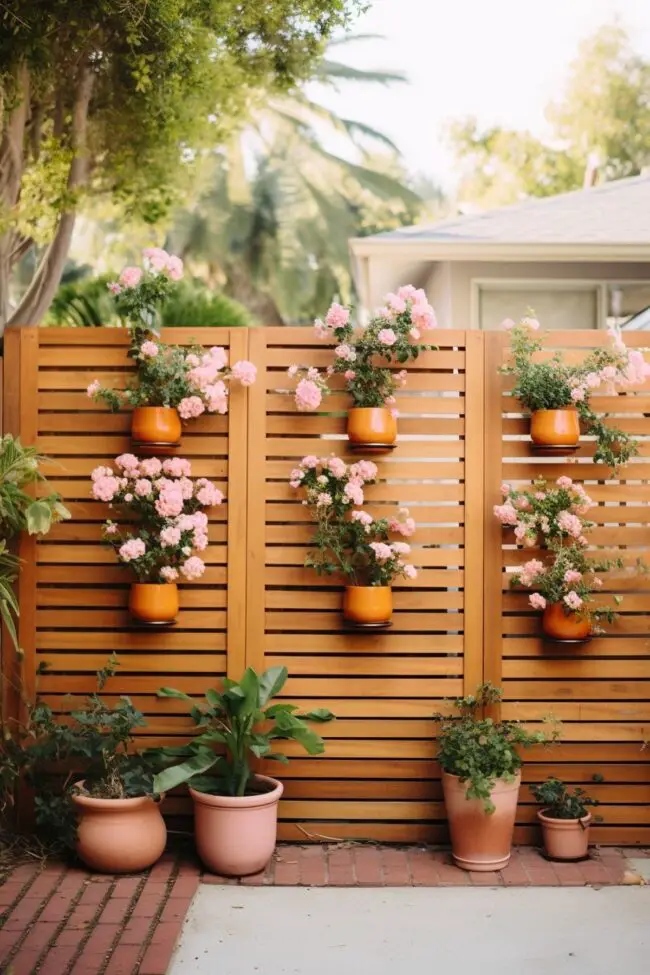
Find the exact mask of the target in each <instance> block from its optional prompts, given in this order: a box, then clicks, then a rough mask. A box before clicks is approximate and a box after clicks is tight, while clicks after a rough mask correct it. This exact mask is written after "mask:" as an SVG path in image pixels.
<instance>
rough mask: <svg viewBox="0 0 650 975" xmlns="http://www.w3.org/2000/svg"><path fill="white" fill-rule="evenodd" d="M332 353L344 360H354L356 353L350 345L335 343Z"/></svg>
mask: <svg viewBox="0 0 650 975" xmlns="http://www.w3.org/2000/svg"><path fill="white" fill-rule="evenodd" d="M334 355H335V356H336V357H337V359H344V360H345V362H355V361H356V358H357V354H356V352H355V351H354V349H353V348H352V346H351V345H346V344H345V343H344V344H343V345H337V346H336V348H335V349H334Z"/></svg>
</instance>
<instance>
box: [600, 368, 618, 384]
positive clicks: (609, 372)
mask: <svg viewBox="0 0 650 975" xmlns="http://www.w3.org/2000/svg"><path fill="white" fill-rule="evenodd" d="M600 376H601V379H605V380H606V381H607V382H612V381H613V380H614V379H616V367H615V366H604V367H603V368H602V369H601V370H600Z"/></svg>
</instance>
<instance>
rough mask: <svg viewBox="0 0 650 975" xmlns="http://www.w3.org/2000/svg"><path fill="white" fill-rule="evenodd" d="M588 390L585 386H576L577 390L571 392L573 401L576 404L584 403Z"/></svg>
mask: <svg viewBox="0 0 650 975" xmlns="http://www.w3.org/2000/svg"><path fill="white" fill-rule="evenodd" d="M585 394H586V390H585V388H584V386H576V388H575V389H572V390H571V399H572V400H573V402H574V403H582V402H583V401H584V398H585Z"/></svg>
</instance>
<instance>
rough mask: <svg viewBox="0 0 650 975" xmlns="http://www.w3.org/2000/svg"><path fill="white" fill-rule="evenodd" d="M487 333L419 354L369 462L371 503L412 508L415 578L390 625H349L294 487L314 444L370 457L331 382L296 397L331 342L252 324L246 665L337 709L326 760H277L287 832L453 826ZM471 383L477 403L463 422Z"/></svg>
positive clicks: (403, 835) (473, 674)
mask: <svg viewBox="0 0 650 975" xmlns="http://www.w3.org/2000/svg"><path fill="white" fill-rule="evenodd" d="M468 338H469V339H470V346H469V347H468V346H466V341H467V339H468ZM480 338H481V337H480V336H478V335H477V336H467V335H466V333H463V332H441V333H438V334H436V340H437V341H439V342H440V351H438V352H430V353H427V354H425V355H423V356H422V357H421V358H420V359H418V360H417V363H416V365H415V367H413V368H411V369H410V370H409V378H408V382H407V385H406V388H405V390H404V391H403V392H402V393H401V394H398V408H399V412H400V417H399V435H400V436H399V443H398V446H397V449H396V450H395V451H394V452H393V453H391V454H388V455H381V456H380V457H374V458H373V459H374V460H376V461H377V463H378V466H379V476H380V479H381V483H380V484H378V485H375V486H373V487H369V488H368V490H367V497H368V499H369V501H370V502H371V509H370V510H371V512H372V511H374V512H375V513H376V514H379V513H386V512H387V511H392V510H393V508H394V506H396V505H397V506H405V507H408V508H409V509H410V510H411V514H412V515H413V517H414V518H415V520H416V522H417V524H418V530H417V532H416V534H415V535H414V537H413V538H412V539H410V542H411V543H412V544H413V561H414V563H415V565H416V566H417V567H418V569H419V575H418V578H417V580H416V581H415V582H414V583H410V584H407V585H403V584H398V585H397V586H396V587H395V614H394V621H393V626H392V628H391V629H390V630H388V631H384V632H381V633H364V632H360V631H354V630H352V631H350V630H345V629H344V628H343V626H342V620H341V611H340V604H341V586H340V580H338V584H337V581H336V580H335V581H331V580H329V579H327V578H322V577H318V576H316V575H315V573H313V572H311V571H310V570H306V569H304V567H303V562H304V558H305V555H306V553H307V551H308V540H309V538H310V535H311V531H312V527H311V525H310V524H309V515H308V512H307V510H306V509H305V508H304V507H303V506H302V505H301V503H300V501H301V499H300V497H299V492H296V491H294V490H292V489H291V488H290V486H289V484H288V477H289V472H290V470H291V468H292V467H294V466H295V464H296V462H297V461H298V460H299V459H300V458H301V457H303V456H304V455H305V454H316V455H318V456H324V455H328V454H330V453H337V454H339V455H340V456H342V457H344V459H345V460H346V461H349V462H353V461H354V460H355V458H356V459H358V458H359V456H363V454H353V453H350V452H349V451H348V444H347V440H346V438H345V423H346V421H345V411H346V410H347V408H348V405H349V401H348V397H347V395H345V394H344V393H343V392H342V391H341V392H335V393H333V394H332V395H331V396H330V397H328V398H327V399H325V400H324V401H323V404H322V407H321V412H319V413H316V414H304V413H298V412H297V411H296V409H295V407H294V404H293V399H292V397H291V395H290V387H292V385H293V384H292V383H291V381H289V380H288V378H287V374H286V373H287V368H288V367H289V366H290V365H291V364H292V363H294V362H296V363H300V364H302V365H306V366H318V367H321V368H322V367H323V366H325V365H326V363H327V362H329V361H331V354H332V353H331V348H326V347H324V344H323V342H321V341H319V340H317V339H314V337H313V335H312V333H311V331H308V330H305V329H297V328H289V329H286V328H284V329H279V328H278V329H274V328H270V329H264V330H259V331H256V332H253V333H252V335H251V349H250V355H251V358H252V359H253V361H255V362H256V363H257V364H258V366H260V365H262V368H261V370H260V377H259V381H258V383H257V385H256V386H255V387H254V388H253V390H251V400H250V416H249V439H250V443H249V467H248V471H249V486H248V503H249V521H248V525H249V528H248V530H249V573H248V650H249V661H250V662H251V663H253V664H254V665H256V666H258V667H261V666H270V665H273V664H286V665H287V667H288V668H289V672H290V679H289V682H288V684H287V687H286V692H285V694H286V697H287V698H290V699H291V700H293V701H296V702H298V703H300V704H301V705H303V706H305V707H312V706H316V705H320V706H324V707H329V708H330V709H331V710H332V711H333V712H334V713H335V714H336V715H337V720H336V721H335V722H333V723H332V724H331V725H325V726H324V728H323V734H324V737H325V738H326V742H327V748H326V754H325V756H323V757H318V758H312V759H307V758H304V757H296V758H294V759H293V761H292V763H291V764H290V765H289V766H288V767H287V768H286V769H284V768H283V770H282V774H283V778H284V779H285V782H286V790H285V799H284V801H283V803H282V806H281V820H282V822H281V826H280V835H281V836H282V837H284V838H291V839H297V840H300V839H303V840H304V839H305V838H312V837H315V838H318V837H320V836H328V837H373V838H375V839H383V840H402V841H408V840H425V839H426V840H436V839H441V838H442V837H443V835H444V826H443V821H444V809H443V805H442V796H441V790H440V781H439V772H438V769H437V766H436V765H435V763H434V761H433V754H434V748H433V738H434V734H435V725H434V721H433V718H432V715H433V713H434V712H435V711H436V710H437V709H438V708H440V707H442V702H443V698H445V697H448V696H450V695H457V694H459V693H461V692H462V690H463V687H464V680H465V679H466V680H467V681H468V682H469V683H473V684H474V685H475V684H476V683H477V682H478V680H480V678H481V674H482V660H481V635H482V634H481V628H482V622H481V617H480V612H478V607H479V605H480V597H481V587H482V528H481V526H482V520H483V513H482V501H481V497H482V466H481V462H480V460H481V457H482V435H483V430H482V419H481V407H482V395H483V394H482V347H481V342H480ZM472 340H476V341H472ZM470 378H471V380H472V382H471V393H470V382H469V380H470ZM470 395H471V396H473V397H474V399H475V402H474V408H475V410H476V412H475V414H473V420H472V422H471V423H470V424H468V421H467V412H468V410H469V408H470V407H469V399H470ZM470 455H471V459H472V466H471V467H470ZM474 455H475V456H474ZM470 469H471V470H472V471H473V475H474V478H475V480H474V481H470V475H469V472H470ZM468 497H471V499H472V505H473V507H472V512H471V515H468V512H467V504H466V499H467V498H468ZM468 517H470V518H471V519H472V520H473V522H474V525H473V529H474V530H473V531H472V533H471V538H470V537H469V535H470V533H469V532H468V527H469V526H468V524H467V518H468ZM470 560H471V563H472V565H471V569H470V572H469V573H468V572H467V569H466V562H468V561H470ZM470 580H471V583H472V585H473V586H474V591H473V592H470V591H469V589H468V582H469V581H470ZM295 754H296V755H297V756H299V750H296V751H295Z"/></svg>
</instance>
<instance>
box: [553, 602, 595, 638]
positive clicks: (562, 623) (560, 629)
mask: <svg viewBox="0 0 650 975" xmlns="http://www.w3.org/2000/svg"><path fill="white" fill-rule="evenodd" d="M542 632H543V633H544V636H546V637H548V638H549V640H556V641H557V642H560V643H561V642H562V641H563V640H571V641H573V640H588V639H589V637H590V636H591V621H590V620H589V619H588V618H585V617H582V616H578V614H577V613H574V612H571V611H569V612H565V610H564V606H563V604H562V603H550V604H549V605H548V606H547V607H546V609H545V610H544V614H543V616H542Z"/></svg>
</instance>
